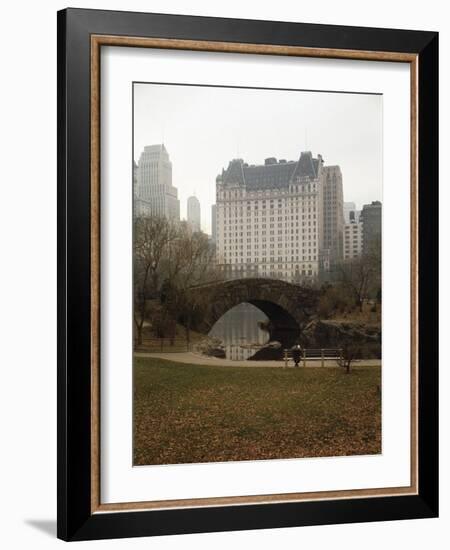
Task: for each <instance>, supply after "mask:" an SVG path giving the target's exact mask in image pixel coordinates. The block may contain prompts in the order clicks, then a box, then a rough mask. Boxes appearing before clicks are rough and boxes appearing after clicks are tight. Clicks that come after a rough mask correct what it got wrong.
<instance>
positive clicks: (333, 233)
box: [323, 166, 344, 263]
mask: <svg viewBox="0 0 450 550" xmlns="http://www.w3.org/2000/svg"><path fill="white" fill-rule="evenodd" d="M323 170H324V179H323V247H324V249H328V250H329V251H330V261H331V263H336V262H339V261H340V260H342V252H343V247H344V193H343V189H342V173H341V169H340V168H339V166H324V169H323Z"/></svg>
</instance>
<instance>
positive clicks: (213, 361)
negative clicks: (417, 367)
mask: <svg viewBox="0 0 450 550" xmlns="http://www.w3.org/2000/svg"><path fill="white" fill-rule="evenodd" d="M135 356H136V357H155V358H158V359H167V360H168V361H174V362H176V363H186V364H190V365H207V366H214V365H217V366H220V367H284V361H232V360H231V359H218V358H217V357H206V356H204V355H200V354H198V353H194V352H192V351H189V352H188V351H186V352H180V353H177V352H171V353H148V352H136V353H135ZM288 365H289V367H293V362H292V360H290V361H289V364H288ZM355 365H365V366H380V365H381V360H380V359H362V360H360V361H355ZM301 366H303V363H302V364H301ZM306 366H307V367H320V366H321V361H320V360H319V361H311V360H309V361H308V360H307V361H306ZM324 366H325V367H336V366H337V365H336V361H333V360H329V361H325V364H324Z"/></svg>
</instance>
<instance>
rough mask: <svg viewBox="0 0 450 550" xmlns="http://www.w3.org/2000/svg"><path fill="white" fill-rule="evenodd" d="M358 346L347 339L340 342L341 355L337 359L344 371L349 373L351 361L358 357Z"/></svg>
mask: <svg viewBox="0 0 450 550" xmlns="http://www.w3.org/2000/svg"><path fill="white" fill-rule="evenodd" d="M358 355H359V348H358V347H357V346H355V344H354V343H352V342H351V341H349V340H345V341H344V342H343V344H342V350H341V356H340V357H339V359H337V361H336V362H337V364H338V366H339V367H343V368H344V369H345V372H346V373H347V374H349V372H350V367H351V365H352V363H354V361H355V360H356V359H357V358H358Z"/></svg>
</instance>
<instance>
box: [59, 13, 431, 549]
mask: <svg viewBox="0 0 450 550" xmlns="http://www.w3.org/2000/svg"><path fill="white" fill-rule="evenodd" d="M437 79H438V36H437V33H434V32H423V31H407V30H389V29H372V28H356V27H342V26H326V25H312V24H300V23H281V22H271V21H251V20H232V19H216V18H204V17H191V16H172V15H161V14H146V13H128V12H110V11H97V10H82V9H67V10H63V11H61V12H59V13H58V144H59V145H58V147H59V149H58V209H59V221H58V255H59V256H58V265H59V277H58V281H59V289H58V295H59V320H58V330H59V337H58V342H59V348H58V358H59V361H58V536H59V537H60V538H62V539H64V540H85V539H98V538H112V537H130V536H147V535H162V534H171V533H173V534H175V533H194V532H206V531H226V530H238V529H257V528H275V527H287V526H301V525H318V524H327V523H344V522H362V521H377V520H393V519H408V518H425V517H435V516H436V515H437V514H438V419H437V410H438V392H437V383H438V372H437V368H438V363H437V349H438V347H437V318H438V315H437V313H438V296H437V255H438V254H437V243H438V240H437V227H438V223H437V215H438V210H437V198H438V186H437V184H438V172H437V170H438V169H437V166H438V163H437V156H438V146H437V139H438V122H437V119H438V85H437V81H438V80H437Z"/></svg>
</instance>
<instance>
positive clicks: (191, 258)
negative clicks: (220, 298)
mask: <svg viewBox="0 0 450 550" xmlns="http://www.w3.org/2000/svg"><path fill="white" fill-rule="evenodd" d="M169 248H170V249H169V253H168V256H167V266H166V270H165V275H166V280H165V284H164V289H163V296H162V299H163V301H164V302H165V303H166V305H167V307H168V308H169V310H170V311H171V313H172V315H173V316H174V317H175V318H176V319H177V320H178V321H179V322H180V323H181V324H182V325H183V326H184V327H185V330H186V340H187V342H188V344H189V342H190V331H191V328H192V326H193V324H195V323H197V322H199V320H200V319H201V316H202V313H203V311H204V308H205V306H206V303H205V300H204V298H203V296H202V294H201V293H193V292H192V291H191V287H192V286H195V285H198V284H201V283H205V282H210V281H211V280H214V279H215V278H216V277H217V273H216V271H215V267H214V249H213V248H212V247H211V245H210V243H209V240H208V237H207V235H205V234H204V233H202V232H192V231H191V230H190V228H189V227H188V226H187V225H186V224H183V223H182V224H180V226H179V228H178V235H177V239H176V240H175V241H174V242H172V243H171V246H170V247H169Z"/></svg>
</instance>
